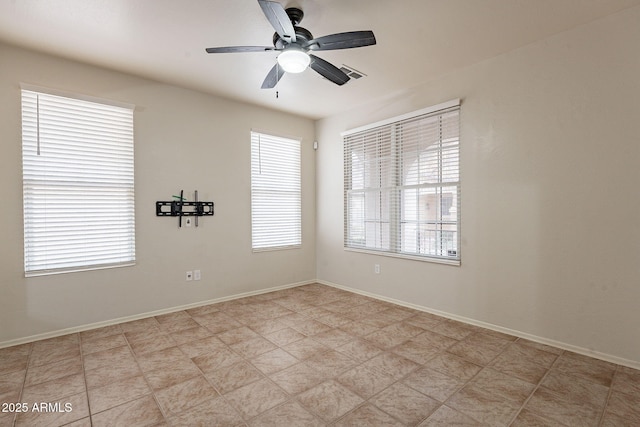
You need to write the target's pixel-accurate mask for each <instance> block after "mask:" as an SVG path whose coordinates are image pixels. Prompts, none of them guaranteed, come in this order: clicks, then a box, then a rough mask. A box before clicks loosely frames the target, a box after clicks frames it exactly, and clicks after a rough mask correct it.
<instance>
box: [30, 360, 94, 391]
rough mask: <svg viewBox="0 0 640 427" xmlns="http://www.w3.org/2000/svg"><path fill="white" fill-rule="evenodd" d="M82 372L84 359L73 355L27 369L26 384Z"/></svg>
mask: <svg viewBox="0 0 640 427" xmlns="http://www.w3.org/2000/svg"><path fill="white" fill-rule="evenodd" d="M81 372H82V359H81V358H80V357H72V358H71V359H63V360H60V361H58V362H53V363H48V364H46V365H39V366H33V367H31V368H29V370H28V371H27V377H26V380H25V383H24V384H25V386H31V385H34V384H39V383H43V382H46V381H51V380H55V379H58V378H62V377H66V376H69V375H72V374H77V373H81Z"/></svg>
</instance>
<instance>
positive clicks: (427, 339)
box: [412, 331, 458, 350]
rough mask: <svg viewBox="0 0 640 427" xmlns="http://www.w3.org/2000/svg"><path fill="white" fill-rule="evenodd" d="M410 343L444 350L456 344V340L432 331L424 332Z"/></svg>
mask: <svg viewBox="0 0 640 427" xmlns="http://www.w3.org/2000/svg"><path fill="white" fill-rule="evenodd" d="M412 341H415V342H419V343H424V344H426V345H428V346H430V347H433V348H437V349H438V350H446V349H448V348H450V347H451V346H453V345H454V344H456V343H457V342H458V340H455V339H453V338H451V337H447V336H445V335H441V334H439V333H437V332H433V331H425V332H423V333H421V334H420V335H417V336H416V337H414V338H413V339H412Z"/></svg>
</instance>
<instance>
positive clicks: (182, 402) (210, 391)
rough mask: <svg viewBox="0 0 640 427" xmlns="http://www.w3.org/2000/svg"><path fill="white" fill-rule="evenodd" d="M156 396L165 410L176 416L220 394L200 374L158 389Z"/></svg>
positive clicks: (166, 412)
mask: <svg viewBox="0 0 640 427" xmlns="http://www.w3.org/2000/svg"><path fill="white" fill-rule="evenodd" d="M155 396H156V399H157V400H158V403H159V404H160V407H161V408H162V410H163V412H164V413H165V414H166V415H167V416H174V415H178V414H180V413H182V412H184V411H186V410H187V409H189V408H192V407H194V406H196V405H198V404H200V403H202V402H204V401H206V400H209V399H212V398H215V397H217V396H219V395H218V392H216V390H215V389H214V388H213V387H212V386H211V385H210V384H209V383H208V382H207V380H206V379H205V378H204V377H203V376H198V377H195V378H192V379H190V380H187V381H184V382H181V383H179V384H176V385H173V386H171V387H168V388H164V389H162V390H157V391H156V392H155Z"/></svg>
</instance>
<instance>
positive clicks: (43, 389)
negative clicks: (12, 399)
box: [21, 373, 86, 403]
mask: <svg viewBox="0 0 640 427" xmlns="http://www.w3.org/2000/svg"><path fill="white" fill-rule="evenodd" d="M81 392H82V393H86V387H85V383H84V376H83V375H82V373H76V374H72V375H69V376H66V377H62V378H56V379H54V380H51V381H47V382H43V383H39V384H35V385H31V386H26V387H25V388H24V390H23V391H22V399H21V400H22V401H23V402H29V403H34V402H57V401H58V400H60V399H63V398H65V397H67V396H71V395H74V394H78V393H81Z"/></svg>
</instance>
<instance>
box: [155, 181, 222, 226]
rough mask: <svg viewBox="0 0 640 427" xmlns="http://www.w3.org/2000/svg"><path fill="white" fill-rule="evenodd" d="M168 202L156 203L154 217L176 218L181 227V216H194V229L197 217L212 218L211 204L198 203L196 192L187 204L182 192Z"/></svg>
mask: <svg viewBox="0 0 640 427" xmlns="http://www.w3.org/2000/svg"><path fill="white" fill-rule="evenodd" d="M173 198H174V199H176V200H172V201H170V202H156V216H177V217H178V227H182V217H183V216H195V223H196V227H197V226H198V217H201V216H213V202H200V201H198V190H196V191H195V197H194V199H195V200H194V201H193V202H188V201H186V200H185V198H184V191H183V190H180V195H179V196H173Z"/></svg>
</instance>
